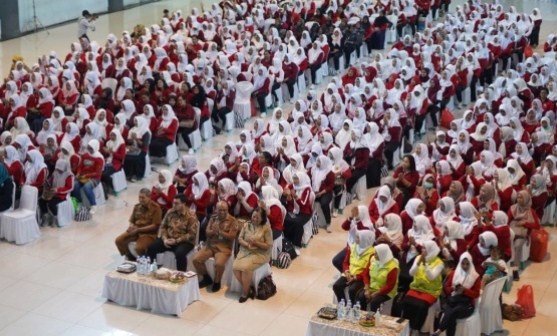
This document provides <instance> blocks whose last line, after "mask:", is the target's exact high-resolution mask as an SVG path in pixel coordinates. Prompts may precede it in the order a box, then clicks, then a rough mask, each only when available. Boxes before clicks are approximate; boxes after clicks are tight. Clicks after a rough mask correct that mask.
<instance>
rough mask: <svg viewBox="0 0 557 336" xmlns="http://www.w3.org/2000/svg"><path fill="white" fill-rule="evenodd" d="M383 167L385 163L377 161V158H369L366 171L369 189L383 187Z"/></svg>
mask: <svg viewBox="0 0 557 336" xmlns="http://www.w3.org/2000/svg"><path fill="white" fill-rule="evenodd" d="M381 167H383V161H380V160H377V159H376V158H369V161H368V163H367V171H366V182H367V188H368V189H371V188H375V187H379V186H380V185H381Z"/></svg>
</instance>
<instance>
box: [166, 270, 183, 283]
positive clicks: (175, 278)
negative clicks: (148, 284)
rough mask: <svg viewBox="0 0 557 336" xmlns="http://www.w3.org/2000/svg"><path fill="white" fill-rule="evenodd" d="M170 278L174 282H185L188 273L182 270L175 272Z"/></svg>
mask: <svg viewBox="0 0 557 336" xmlns="http://www.w3.org/2000/svg"><path fill="white" fill-rule="evenodd" d="M168 280H169V281H170V282H172V283H183V282H184V281H186V275H185V274H184V273H182V272H174V273H172V274H171V275H170V278H169V279H168Z"/></svg>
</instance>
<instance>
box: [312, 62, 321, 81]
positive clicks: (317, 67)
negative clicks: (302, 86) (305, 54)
mask: <svg viewBox="0 0 557 336" xmlns="http://www.w3.org/2000/svg"><path fill="white" fill-rule="evenodd" d="M319 68H321V64H312V65H310V66H309V71H310V72H311V84H315V76H317V71H318V70H319Z"/></svg>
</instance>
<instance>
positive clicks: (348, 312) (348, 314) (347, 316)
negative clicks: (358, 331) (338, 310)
mask: <svg viewBox="0 0 557 336" xmlns="http://www.w3.org/2000/svg"><path fill="white" fill-rule="evenodd" d="M352 315H353V313H352V301H350V299H348V302H347V303H346V313H345V314H344V319H345V320H346V321H351V320H352Z"/></svg>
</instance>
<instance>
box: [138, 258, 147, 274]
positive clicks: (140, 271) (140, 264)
mask: <svg viewBox="0 0 557 336" xmlns="http://www.w3.org/2000/svg"><path fill="white" fill-rule="evenodd" d="M144 263H145V258H144V257H143V256H141V257H139V258H137V275H139V276H143V274H144V272H145V270H144V268H143V265H144Z"/></svg>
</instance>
